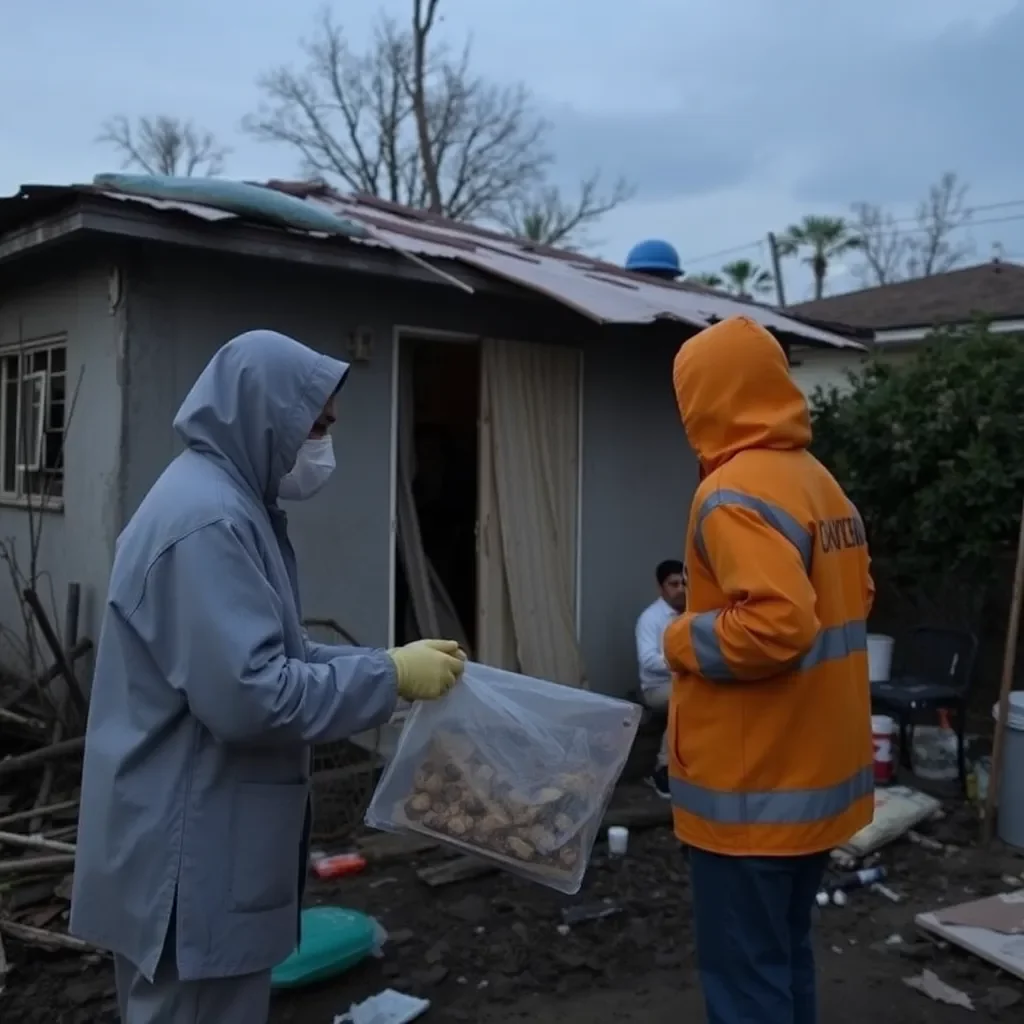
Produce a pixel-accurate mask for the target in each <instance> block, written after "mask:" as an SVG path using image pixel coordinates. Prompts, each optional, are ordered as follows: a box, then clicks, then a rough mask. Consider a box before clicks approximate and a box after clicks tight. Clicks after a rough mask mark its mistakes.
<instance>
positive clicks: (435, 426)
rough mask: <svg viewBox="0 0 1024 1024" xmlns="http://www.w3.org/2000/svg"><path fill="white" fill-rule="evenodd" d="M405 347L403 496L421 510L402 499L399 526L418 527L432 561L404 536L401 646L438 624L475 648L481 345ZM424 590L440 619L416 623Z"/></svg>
mask: <svg viewBox="0 0 1024 1024" xmlns="http://www.w3.org/2000/svg"><path fill="white" fill-rule="evenodd" d="M399 344H400V350H399V389H398V390H399V402H398V423H397V430H398V444H399V472H400V474H404V478H405V479H404V481H403V482H401V483H400V486H403V483H404V484H407V485H409V487H408V490H411V495H409V494H408V492H407V495H406V500H407V502H408V504H411V506H412V508H411V509H409V511H410V512H411V511H412V510H413V509H414V511H415V515H414V516H410V515H408V514H407V515H404V516H403V515H402V504H401V500H400V503H399V517H398V531H399V533H400V534H401V532H402V531H403V530H405V531H411V530H415V529H417V526H418V533H419V545H421V547H422V554H423V555H424V556H425V564H424V560H422V559H416V558H411V557H409V555H408V551H409V550H410V547H411V546H415V545H407V544H404V543H402V538H401V537H400V538H399V545H398V554H399V557H398V558H397V559H396V560H395V589H394V594H395V643H396V644H402V643H408V642H409V641H411V640H415V639H417V638H419V637H421V636H424V635H429V634H430V633H432V632H434V629H435V628H437V629H439V630H440V632H441V634H442V635H444V636H455V637H458V638H460V639H464V640H465V642H466V643H467V644H468V646H469V649H470V650H471V651H472V650H475V649H476V639H477V638H476V631H477V582H476V577H477V556H476V547H477V546H476V535H477V510H478V493H479V484H478V476H479V471H478V460H479V418H480V347H479V345H478V344H476V343H474V342H470V341H466V342H462V341H452V340H444V341H438V340H434V339H426V338H416V337H409V336H404V337H402V338H401V341H400V343H399ZM403 446H405V448H406V450H404V451H403V450H402V449H403ZM408 504H407V507H408ZM413 518H414V519H415V521H416V523H415V524H413V523H412V522H411V521H410V520H412V519H413ZM417 586H419V587H420V588H421V590H422V589H423V588H427V589H429V590H430V592H431V593H432V596H433V598H434V604H435V607H436V608H437V609H438V613H437V614H438V615H439V621H438V622H437V623H436V624H435V623H432V622H422V621H419V618H421V617H422V615H421V616H419V617H418V616H417V611H416V609H417V602H416V601H415V600H414V599H413V594H414V593H415V591H416V587H417ZM453 618H454V620H455V622H454V623H453V622H452V621H451V620H452V619H453Z"/></svg>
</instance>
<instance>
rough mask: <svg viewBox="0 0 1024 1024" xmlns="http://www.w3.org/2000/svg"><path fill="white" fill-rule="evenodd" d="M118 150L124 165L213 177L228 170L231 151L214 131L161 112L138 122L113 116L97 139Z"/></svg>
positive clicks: (159, 172) (159, 171)
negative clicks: (228, 158)
mask: <svg viewBox="0 0 1024 1024" xmlns="http://www.w3.org/2000/svg"><path fill="white" fill-rule="evenodd" d="M96 141H97V142H101V143H104V144H106V145H109V146H112V147H113V148H114V149H116V150H117V151H118V152H119V153H120V154H121V158H122V164H121V166H122V167H124V168H129V167H135V168H138V169H139V170H142V171H145V172H146V173H147V174H168V175H171V176H173V177H189V178H191V177H212V176H213V175H217V174H220V173H221V172H222V171H223V170H224V160H225V158H226V157H227V155H228V153H229V152H230V150H229V149H227V147H225V146H222V145H221V144H220V143H218V141H217V139H216V137H215V136H214V135H213V133H212V132H208V131H205V130H204V129H202V128H199V127H197V126H196V125H195V124H194V123H193V122H192V121H189V120H185V119H183V118H179V117H169V116H167V115H165V114H161V115H159V116H157V117H140V118H139V119H138V120H137V121H136V122H135V123H134V124H133V123H132V122H131V121H129V119H128V118H127V117H125V116H124V115H123V114H119V115H118V116H117V117H112V118H110V120H109V121H107V122H106V123H105V124H104V125H103V130H102V132H101V133H100V135H99V137H98V138H97V140H96Z"/></svg>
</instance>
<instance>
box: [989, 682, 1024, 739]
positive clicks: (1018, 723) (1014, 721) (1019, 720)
mask: <svg viewBox="0 0 1024 1024" xmlns="http://www.w3.org/2000/svg"><path fill="white" fill-rule="evenodd" d="M1009 698H1010V699H1009V701H1008V703H1007V708H1006V711H1007V715H1006V727H1007V729H1017V730H1019V731H1021V732H1024V690H1011V691H1010V693H1009ZM992 721H994V722H998V721H999V702H998V701H996V703H995V704H993V705H992Z"/></svg>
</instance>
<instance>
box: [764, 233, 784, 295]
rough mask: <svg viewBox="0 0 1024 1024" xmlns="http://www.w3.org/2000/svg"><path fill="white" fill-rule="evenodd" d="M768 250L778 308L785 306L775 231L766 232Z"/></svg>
mask: <svg viewBox="0 0 1024 1024" xmlns="http://www.w3.org/2000/svg"><path fill="white" fill-rule="evenodd" d="M768 252H769V253H771V257H772V276H773V277H774V278H775V301H776V303H777V304H778V307H779V309H785V308H786V289H785V286H784V285H783V283H782V261H781V260H780V259H779V243H778V242H777V241H776V239H775V232H774V231H769V232H768Z"/></svg>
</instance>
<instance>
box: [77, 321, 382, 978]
mask: <svg viewBox="0 0 1024 1024" xmlns="http://www.w3.org/2000/svg"><path fill="white" fill-rule="evenodd" d="M347 372H348V367H347V366H346V365H345V364H344V363H341V362H338V361H336V360H334V359H329V358H328V357H326V356H322V355H318V354H317V353H315V352H312V351H311V350H310V349H308V348H306V347H305V346H303V345H300V344H299V343H298V342H296V341H293V340H291V339H290V338H286V337H284V336H283V335H280V334H275V333H273V332H270V331H253V332H250V333H248V334H243V335H241V336H240V337H238V338H235V339H234V340H232V341H231V342H229V343H228V344H227V345H225V346H224V347H223V348H222V349H221V350H220V351H219V352H218V353H217V354H216V355H215V356H214V357H213V359H212V360H211V361H210V363H209V365H208V366H207V367H206V369H205V370H204V371H203V373H202V374H201V375H200V377H199V379H198V380H197V381H196V383H195V386H194V387H193V388H192V390H191V392H190V393H189V395H188V396H187V397H186V399H185V401H184V402H183V403H182V406H181V409H180V410H179V411H178V415H177V417H176V419H175V421H174V428H175V430H176V431H177V432H178V434H179V435H180V437H181V438H182V439H183V441H184V442H185V445H186V450H185V451H184V452H183V453H182V454H181V455H179V456H178V457H177V458H176V459H175V460H174V461H173V462H172V463H171V464H170V466H168V467H167V469H166V470H165V471H164V473H163V475H162V476H161V477H160V479H159V480H157V482H156V483H155V484H154V485H153V488H152V490H151V491H150V492H149V494H148V495H147V496H146V498H145V500H144V501H143V502H142V504H141V505H140V506H139V510H138V511H137V512H136V513H135V515H134V516H133V517H132V519H131V521H130V522H129V524H128V526H127V527H126V528H125V530H124V532H123V533H122V534H121V537H120V538H119V540H118V544H117V551H116V554H115V557H114V566H113V570H112V574H111V579H110V591H109V594H108V597H107V604H106V608H105V612H104V618H103V626H102V629H101V632H100V640H99V645H98V649H97V655H96V671H95V675H94V681H93V690H92V702H91V707H90V712H89V723H88V729H87V732H86V747H85V766H84V772H83V777H82V796H81V817H80V824H79V832H78V854H77V858H76V863H75V878H74V890H73V896H72V906H71V931H72V932H73V933H74V934H75V935H78V936H79V937H81V938H83V939H85V940H87V941H89V942H92V943H94V944H95V945H97V946H101V947H103V948H106V949H109V950H112V951H113V952H115V953H118V954H120V955H121V956H124V957H125V958H127V959H128V960H130V961H131V962H132V963H133V964H135V965H136V966H137V967H138V968H139V970H140V971H141V972H142V973H143V975H145V976H146V977H147V978H149V979H152V976H153V972H154V971H155V969H156V966H157V963H158V961H159V958H160V955H161V952H162V950H163V946H164V940H165V937H166V934H167V927H168V922H169V920H170V917H171V912H172V909H173V908H174V907H175V903H176V905H177V910H176V921H177V924H176V943H177V950H176V952H177V964H178V971H179V975H180V977H181V978H182V979H183V980H192V979H200V978H217V977H232V976H235V975H240V974H248V973H252V972H255V971H261V970H266V969H268V968H271V967H273V966H274V965H276V964H277V963H279V962H280V961H281V960H283V959H284V958H285V957H286V956H287V955H288V954H289V953H290V952H291V951H292V949H293V948H294V947H295V944H296V935H297V921H298V913H299V902H300V900H301V888H302V879H303V877H304V871H305V865H304V863H303V862H302V853H301V852H300V848H301V847H302V846H303V845H304V842H303V832H304V827H305V826H306V824H307V822H306V814H307V801H308V795H309V767H310V750H309V747H310V744H313V743H321V742H330V741H334V740H339V739H342V738H344V737H347V736H350V735H352V734H353V733H356V732H360V731H361V730H364V729H368V728H373V727H375V726H377V725H380V724H381V723H383V722H385V721H387V719H388V718H389V717H390V715H391V713H392V711H393V709H394V705H395V701H396V696H397V695H396V678H395V670H394V665H393V663H392V661H391V659H390V658H389V657H388V655H387V654H386V653H385V652H383V651H380V650H369V649H363V648H352V647H324V646H320V645H314V644H311V643H309V641H308V639H307V637H306V635H305V633H304V631H303V629H302V625H301V610H300V607H299V592H298V585H297V581H296V570H295V554H294V551H293V549H292V546H291V544H290V542H289V540H288V535H287V530H286V521H285V516H284V513H283V512H281V510H280V509H279V508H278V507H277V505H276V494H277V488H278V484H279V482H280V480H281V477H282V476H283V475H284V474H285V473H286V472H288V470H289V469H290V468H291V467H292V465H293V464H294V462H295V458H296V456H297V454H298V451H299V448H300V446H301V445H302V442H303V441H304V440H305V438H306V437H307V435H308V433H309V431H310V428H311V427H312V426H313V423H314V422H315V420H316V418H317V417H318V416H319V415H320V411H321V410H322V408H323V406H324V404H325V403H326V401H327V399H328V398H329V397H330V395H331V394H332V393H333V392H334V391H335V389H336V388H337V387H338V385H339V384H340V383H341V382H342V381H343V380H344V378H345V375H346V373H347Z"/></svg>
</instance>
